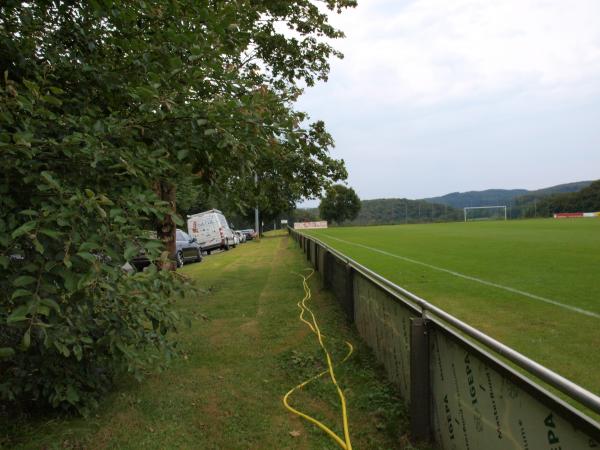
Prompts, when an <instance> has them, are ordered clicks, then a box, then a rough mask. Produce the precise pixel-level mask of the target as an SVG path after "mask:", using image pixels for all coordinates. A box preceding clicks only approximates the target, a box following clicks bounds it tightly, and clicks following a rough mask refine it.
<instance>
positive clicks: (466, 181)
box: [298, 0, 600, 206]
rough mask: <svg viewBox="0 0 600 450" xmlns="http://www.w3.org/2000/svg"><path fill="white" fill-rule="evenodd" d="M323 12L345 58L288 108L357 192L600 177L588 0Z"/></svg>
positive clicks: (593, 20)
mask: <svg viewBox="0 0 600 450" xmlns="http://www.w3.org/2000/svg"><path fill="white" fill-rule="evenodd" d="M331 21H332V23H333V24H334V25H336V26H337V27H339V28H341V29H342V30H343V31H344V32H345V33H346V39H343V40H336V41H334V46H335V47H336V48H337V49H339V50H341V51H342V52H343V53H344V55H345V57H344V59H343V60H337V59H332V60H331V73H330V76H329V81H328V82H327V83H320V84H318V85H317V86H315V87H312V88H308V89H307V90H306V92H305V94H304V96H303V97H302V98H301V100H300V102H299V104H298V107H299V109H301V110H304V111H306V112H308V113H309V115H310V116H311V119H312V120H317V119H322V120H324V121H325V122H326V124H327V128H328V130H329V131H330V132H331V134H332V135H333V137H334V139H335V141H336V147H335V148H334V149H333V150H332V155H334V156H335V157H337V158H342V159H344V161H345V162H346V167H347V168H348V172H349V177H348V180H347V183H348V185H349V186H351V187H353V188H354V189H355V190H356V191H357V193H358V195H359V196H360V197H361V198H362V199H373V198H389V197H407V198H424V197H430V196H437V195H443V194H446V193H449V192H456V191H460V192H463V191H469V190H483V189H491V188H505V189H512V188H525V189H537V188H542V187H548V186H552V185H555V184H561V183H565V182H571V181H580V180H592V179H597V178H600V1H598V0H570V1H568V2H567V1H564V0H497V1H489V0H452V1H448V0H362V1H361V0H359V5H358V7H357V8H355V9H352V10H348V11H344V12H343V13H342V14H341V15H337V14H332V16H331ZM316 205H318V201H309V202H304V203H302V205H301V206H316Z"/></svg>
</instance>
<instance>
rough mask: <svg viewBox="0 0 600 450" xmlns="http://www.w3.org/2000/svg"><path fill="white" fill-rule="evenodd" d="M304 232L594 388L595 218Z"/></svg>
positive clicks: (599, 244) (598, 260)
mask: <svg viewBox="0 0 600 450" xmlns="http://www.w3.org/2000/svg"><path fill="white" fill-rule="evenodd" d="M309 234H311V235H314V236H315V237H317V238H318V239H320V240H322V241H323V242H325V243H327V244H329V245H330V246H332V247H334V248H336V249H337V250H339V251H341V252H342V253H344V254H346V255H347V256H349V257H351V258H352V259H354V260H356V261H357V262H359V263H361V264H363V265H364V266H366V267H368V268H370V269H372V270H373V271H375V272H377V273H379V274H381V275H382V276H384V277H386V278H387V279H389V280H391V281H393V282H394V283H396V284H398V285H400V286H402V287H404V288H405V289H408V290H409V291H411V292H413V293H415V294H417V295H419V296H421V297H423V298H424V299H426V300H428V301H429V302H430V303H433V304H435V305H436V306H439V307H440V308H442V309H444V310H446V311H447V312H449V313H451V314H453V315H455V316H456V317H458V318H459V319H461V320H463V321H465V322H467V323H469V324H470V325H473V326H475V327H477V328H478V329H480V330H482V331H483V332H485V333H487V334H489V335H490V336H492V337H494V338H496V339H498V340H499V341H501V342H503V343H505V344H507V345H509V346H511V347H513V348H515V349H516V350H518V351H520V352H521V353H523V354H525V355H527V356H529V357H530V358H532V359H534V360H536V361H537V362H539V363H541V364H543V365H545V366H547V367H549V368H551V369H552V370H554V371H556V372H558V373H560V374H561V375H563V376H565V377H567V378H569V379H571V380H573V381H575V382H576V383H579V384H581V385H582V386H584V387H585V388H587V389H589V390H591V391H592V392H595V393H597V394H598V393H600V376H598V372H599V370H600V220H598V219H573V220H568V219H567V220H554V219H538V220H519V221H497V222H496V221H494V222H467V223H463V222H456V223H442V224H424V225H396V226H377V227H344V228H330V229H325V230H312V231H310V232H309Z"/></svg>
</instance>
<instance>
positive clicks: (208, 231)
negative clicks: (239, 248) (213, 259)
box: [188, 209, 237, 255]
mask: <svg viewBox="0 0 600 450" xmlns="http://www.w3.org/2000/svg"><path fill="white" fill-rule="evenodd" d="M188 232H189V233H190V236H192V237H194V238H196V240H197V241H198V244H199V245H200V246H201V247H202V249H203V250H204V251H205V252H206V253H208V254H209V255H210V252H211V251H212V250H217V249H223V250H229V249H230V248H231V247H235V246H236V245H237V244H236V243H235V238H234V237H233V231H231V228H229V224H228V223H227V219H226V218H225V216H224V215H223V213H222V212H221V211H219V210H218V209H211V210H209V211H204V212H201V213H198V214H193V215H191V216H188Z"/></svg>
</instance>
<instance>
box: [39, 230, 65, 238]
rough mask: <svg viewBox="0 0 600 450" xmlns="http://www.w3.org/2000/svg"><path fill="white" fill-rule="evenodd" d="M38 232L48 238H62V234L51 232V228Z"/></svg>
mask: <svg viewBox="0 0 600 450" xmlns="http://www.w3.org/2000/svg"><path fill="white" fill-rule="evenodd" d="M38 232H39V233H42V234H45V235H46V236H48V237H51V238H52V239H60V238H61V236H62V233H60V232H59V231H55V230H51V229H49V228H40V229H39V230H38Z"/></svg>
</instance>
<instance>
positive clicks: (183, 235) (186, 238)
mask: <svg viewBox="0 0 600 450" xmlns="http://www.w3.org/2000/svg"><path fill="white" fill-rule="evenodd" d="M177 240H178V241H189V240H190V237H189V236H188V235H187V234H186V233H185V232H183V231H181V230H177Z"/></svg>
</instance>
